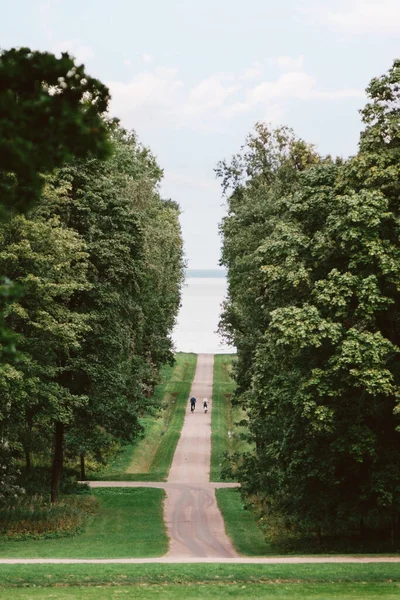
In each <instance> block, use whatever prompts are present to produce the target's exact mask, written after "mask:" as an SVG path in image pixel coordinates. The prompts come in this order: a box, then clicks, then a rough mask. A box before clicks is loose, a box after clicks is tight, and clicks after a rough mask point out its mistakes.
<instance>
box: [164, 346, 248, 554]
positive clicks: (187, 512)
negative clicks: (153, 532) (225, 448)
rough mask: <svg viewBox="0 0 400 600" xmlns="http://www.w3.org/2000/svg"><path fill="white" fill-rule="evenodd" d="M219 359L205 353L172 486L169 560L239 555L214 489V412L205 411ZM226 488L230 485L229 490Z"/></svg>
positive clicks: (171, 477)
mask: <svg viewBox="0 0 400 600" xmlns="http://www.w3.org/2000/svg"><path fill="white" fill-rule="evenodd" d="M213 365H214V356H213V355H212V354H199V355H198V358H197V367H196V373H195V376H194V380H193V384H192V389H191V391H190V396H195V398H197V404H196V410H195V411H194V413H191V412H190V407H189V402H188V406H187V412H186V416H185V420H184V423H183V427H182V432H181V437H180V439H179V442H178V445H177V447H176V451H175V454H174V458H173V461H172V465H171V469H170V472H169V477H168V486H166V488H165V489H166V493H167V497H166V500H165V505H164V518H165V522H166V525H167V529H168V534H169V536H170V548H169V552H168V554H167V556H166V558H169V559H175V558H184V557H197V558H201V557H204V558H208V557H215V558H232V557H235V556H237V553H236V552H235V550H234V548H233V546H232V543H231V541H230V540H229V538H228V537H227V535H226V533H225V526H224V521H223V519H222V516H221V513H220V511H219V509H218V506H217V502H216V499H215V490H214V489H213V488H214V486H212V487H211V486H210V484H209V479H210V455H211V411H212V401H210V402H209V412H208V413H207V414H205V413H204V411H203V407H202V401H203V398H208V399H209V400H211V397H212V382H213ZM224 487H225V486H224Z"/></svg>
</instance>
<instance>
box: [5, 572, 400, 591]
mask: <svg viewBox="0 0 400 600" xmlns="http://www.w3.org/2000/svg"><path fill="white" fill-rule="evenodd" d="M399 582H400V568H399V565H398V564H389V563H386V564H378V563H373V564H340V563H336V564H318V565H315V564H314V565H313V564H307V565H304V564H303V565H299V564H297V565H296V564H291V565H229V564H160V563H158V564H136V565H134V564H133V565H0V598H13V600H14V599H15V600H18V599H22V598H23V599H27V598H52V599H53V600H61V599H63V598H82V599H86V598H92V597H93V598H96V600H97V599H99V600H102V599H103V598H185V600H190V599H191V598H200V597H205V598H216V597H217V598H218V599H224V598H246V599H249V598H278V599H280V600H289V599H290V600H292V599H294V598H296V599H297V598H299V599H302V598H304V599H305V598H307V599H310V598H312V599H313V600H322V599H327V598H329V599H330V598H332V600H333V599H335V600H339V599H340V600H347V599H349V600H350V599H351V600H364V599H365V600H369V599H371V600H372V599H374V598H385V599H386V600H394V599H395V598H396V600H397V598H398V596H399V591H400V588H399ZM102 586H103V587H102Z"/></svg>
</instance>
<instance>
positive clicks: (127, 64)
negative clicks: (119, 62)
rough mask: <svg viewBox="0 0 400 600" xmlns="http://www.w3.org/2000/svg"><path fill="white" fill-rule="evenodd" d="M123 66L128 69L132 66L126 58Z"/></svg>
mask: <svg viewBox="0 0 400 600" xmlns="http://www.w3.org/2000/svg"><path fill="white" fill-rule="evenodd" d="M124 65H125V67H130V66H131V65H132V61H131V60H130V59H129V58H126V59H125V60H124Z"/></svg>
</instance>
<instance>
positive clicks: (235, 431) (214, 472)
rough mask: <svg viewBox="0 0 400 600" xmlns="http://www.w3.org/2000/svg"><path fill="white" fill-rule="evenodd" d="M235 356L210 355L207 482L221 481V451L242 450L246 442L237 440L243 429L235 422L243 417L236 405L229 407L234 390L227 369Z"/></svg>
mask: <svg viewBox="0 0 400 600" xmlns="http://www.w3.org/2000/svg"><path fill="white" fill-rule="evenodd" d="M234 360H235V355H232V354H217V355H215V357H214V384H213V406H212V413H211V444H212V448H211V468H210V479H211V481H224V480H223V479H222V477H221V467H222V457H223V454H224V453H225V452H228V453H233V452H239V453H240V452H245V451H246V450H248V449H249V445H248V443H247V442H246V441H245V440H242V439H240V434H241V433H243V432H244V428H243V427H241V426H238V425H237V424H236V423H237V422H239V421H242V420H243V419H245V418H246V415H245V413H244V411H243V410H242V408H241V407H240V406H232V403H231V396H232V394H233V392H234V389H235V383H234V381H233V380H232V376H231V370H232V363H233V361H234Z"/></svg>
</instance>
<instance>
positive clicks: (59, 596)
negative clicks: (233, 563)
mask: <svg viewBox="0 0 400 600" xmlns="http://www.w3.org/2000/svg"><path fill="white" fill-rule="evenodd" d="M10 591H11V590H7V589H5V590H3V591H2V590H1V589H0V598H4V599H6V598H7V599H8V598H10V597H11V596H10V595H9V594H10ZM399 593H400V586H399V584H395V583H371V584H366V585H365V584H361V583H358V584H354V583H343V584H340V585H338V584H334V583H333V584H332V583H325V584H301V583H300V584H299V583H290V584H287V583H283V584H282V583H280V584H272V585H271V584H255V583H250V584H237V583H230V584H194V585H193V584H191V585H190V586H189V587H188V586H187V585H171V584H170V585H148V586H143V585H141V586H131V585H129V586H124V587H114V588H109V587H102V588H99V587H95V588H87V587H76V588H71V587H70V588H64V589H60V588H57V589H55V588H50V589H49V588H47V589H43V588H39V589H22V588H19V589H17V590H16V589H13V590H12V599H13V600H30V599H38V600H39V599H42V598H43V599H45V598H48V599H49V600H50V599H51V600H66V599H69V598H74V599H75V600H86V599H91V598H93V599H96V600H111V599H118V598H129V599H132V598H143V599H148V600H151V599H154V598H166V599H168V598H171V599H173V598H178V599H179V598H184V599H185V600H191V599H195V598H218V600H224V599H225V598H246V600H253V599H254V600H257V599H258V598H265V599H273V598H276V599H277V600H293V599H294V598H296V599H299V600H301V599H304V600H306V599H307V600H310V599H311V598H312V599H313V600H329V599H332V600H339V599H340V600H374V599H376V598H385V600H398V598H399Z"/></svg>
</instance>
